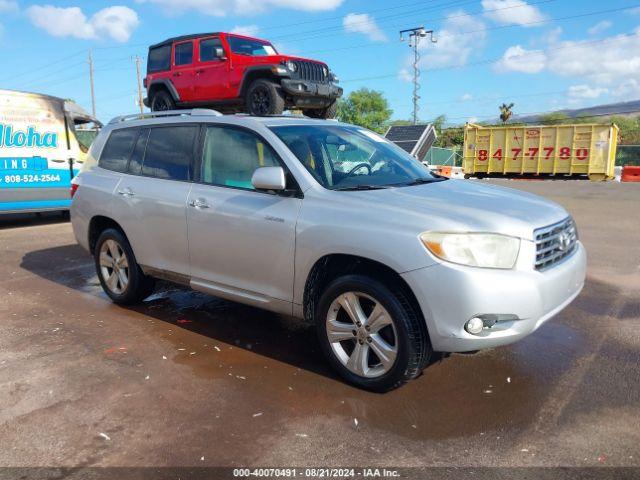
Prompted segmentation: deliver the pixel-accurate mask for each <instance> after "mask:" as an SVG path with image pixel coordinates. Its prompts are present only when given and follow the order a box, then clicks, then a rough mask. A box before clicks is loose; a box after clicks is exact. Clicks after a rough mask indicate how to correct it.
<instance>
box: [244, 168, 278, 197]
mask: <svg viewBox="0 0 640 480" xmlns="http://www.w3.org/2000/svg"><path fill="white" fill-rule="evenodd" d="M251 185H253V188H255V189H256V190H274V191H276V192H281V191H283V190H284V189H285V188H286V186H287V182H286V179H285V175H284V169H283V168H282V167H260V168H257V169H256V171H255V172H253V176H252V177H251Z"/></svg>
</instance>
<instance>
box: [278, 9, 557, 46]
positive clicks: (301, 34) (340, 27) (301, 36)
mask: <svg viewBox="0 0 640 480" xmlns="http://www.w3.org/2000/svg"><path fill="white" fill-rule="evenodd" d="M556 1H558V0H539V1H537V2H531V3H529V4H526V5H525V4H522V5H521V4H518V5H510V6H508V7H501V8H494V9H490V10H482V11H480V12H472V13H460V14H456V15H449V16H445V17H439V18H432V19H429V21H430V22H435V21H437V20H448V19H452V18H463V17H475V16H478V15H483V14H485V13H492V12H499V11H504V10H513V9H515V8H522V7H524V6H534V5H541V4H545V3H552V2H556ZM454 3H455V2H454ZM463 3H464V4H467V3H476V2H475V1H466V2H463ZM453 6H460V5H453ZM451 7H452V5H441V6H439V7H438V8H427V9H422V10H414V11H412V12H410V13H403V14H395V15H389V16H385V17H380V18H379V19H377V21H376V23H377V24H379V25H380V24H385V23H387V21H388V20H389V19H390V18H396V17H397V18H402V17H412V18H415V17H416V14H417V13H419V12H429V11H436V10H444V9H447V8H451ZM385 19H386V20H385ZM358 24H360V25H368V24H369V21H368V20H367V21H361V22H353V24H352V25H358ZM394 26H398V24H395V25H394ZM343 29H344V26H343V25H342V24H341V25H336V26H333V27H324V28H319V29H316V30H311V31H307V32H296V33H288V34H284V35H280V36H276V37H271V38H272V39H276V40H277V39H280V38H286V37H291V36H295V37H296V41H305V40H314V39H317V38H326V37H332V36H334V34H335V33H331V34H329V35H314V34H316V33H322V32H329V31H332V32H335V31H336V30H338V31H339V30H343ZM308 33H311V34H312V36H308V35H305V34H308Z"/></svg>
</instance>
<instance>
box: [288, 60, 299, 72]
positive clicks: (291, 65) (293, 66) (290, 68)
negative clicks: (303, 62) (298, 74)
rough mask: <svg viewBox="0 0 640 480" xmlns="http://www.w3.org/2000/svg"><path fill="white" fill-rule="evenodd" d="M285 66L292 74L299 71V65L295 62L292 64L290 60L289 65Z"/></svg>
mask: <svg viewBox="0 0 640 480" xmlns="http://www.w3.org/2000/svg"><path fill="white" fill-rule="evenodd" d="M285 65H286V66H287V68H288V69H289V70H291V71H292V72H295V71H296V70H298V65H296V64H295V63H294V62H292V61H291V60H288V61H287V63H285Z"/></svg>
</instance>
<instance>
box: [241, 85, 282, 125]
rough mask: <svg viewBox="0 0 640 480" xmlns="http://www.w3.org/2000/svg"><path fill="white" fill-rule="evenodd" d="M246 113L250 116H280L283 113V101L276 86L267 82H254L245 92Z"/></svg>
mask: <svg viewBox="0 0 640 480" xmlns="http://www.w3.org/2000/svg"><path fill="white" fill-rule="evenodd" d="M245 103H246V108H247V112H248V113H249V114H251V115H256V116H265V115H280V114H281V113H282V112H283V111H284V99H283V98H282V95H281V94H280V92H279V90H278V86H277V85H276V84H275V83H273V82H271V81H269V80H264V79H260V80H256V81H255V82H253V83H252V84H251V86H250V87H249V90H247V96H246V99H245Z"/></svg>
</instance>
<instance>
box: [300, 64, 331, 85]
mask: <svg viewBox="0 0 640 480" xmlns="http://www.w3.org/2000/svg"><path fill="white" fill-rule="evenodd" d="M293 63H295V64H296V66H297V68H296V73H297V76H298V79H300V80H310V81H312V82H326V81H327V80H328V78H327V76H326V75H325V74H324V68H325V67H323V66H322V65H321V64H319V63H316V62H304V61H301V60H295V61H294V62H293Z"/></svg>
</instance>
